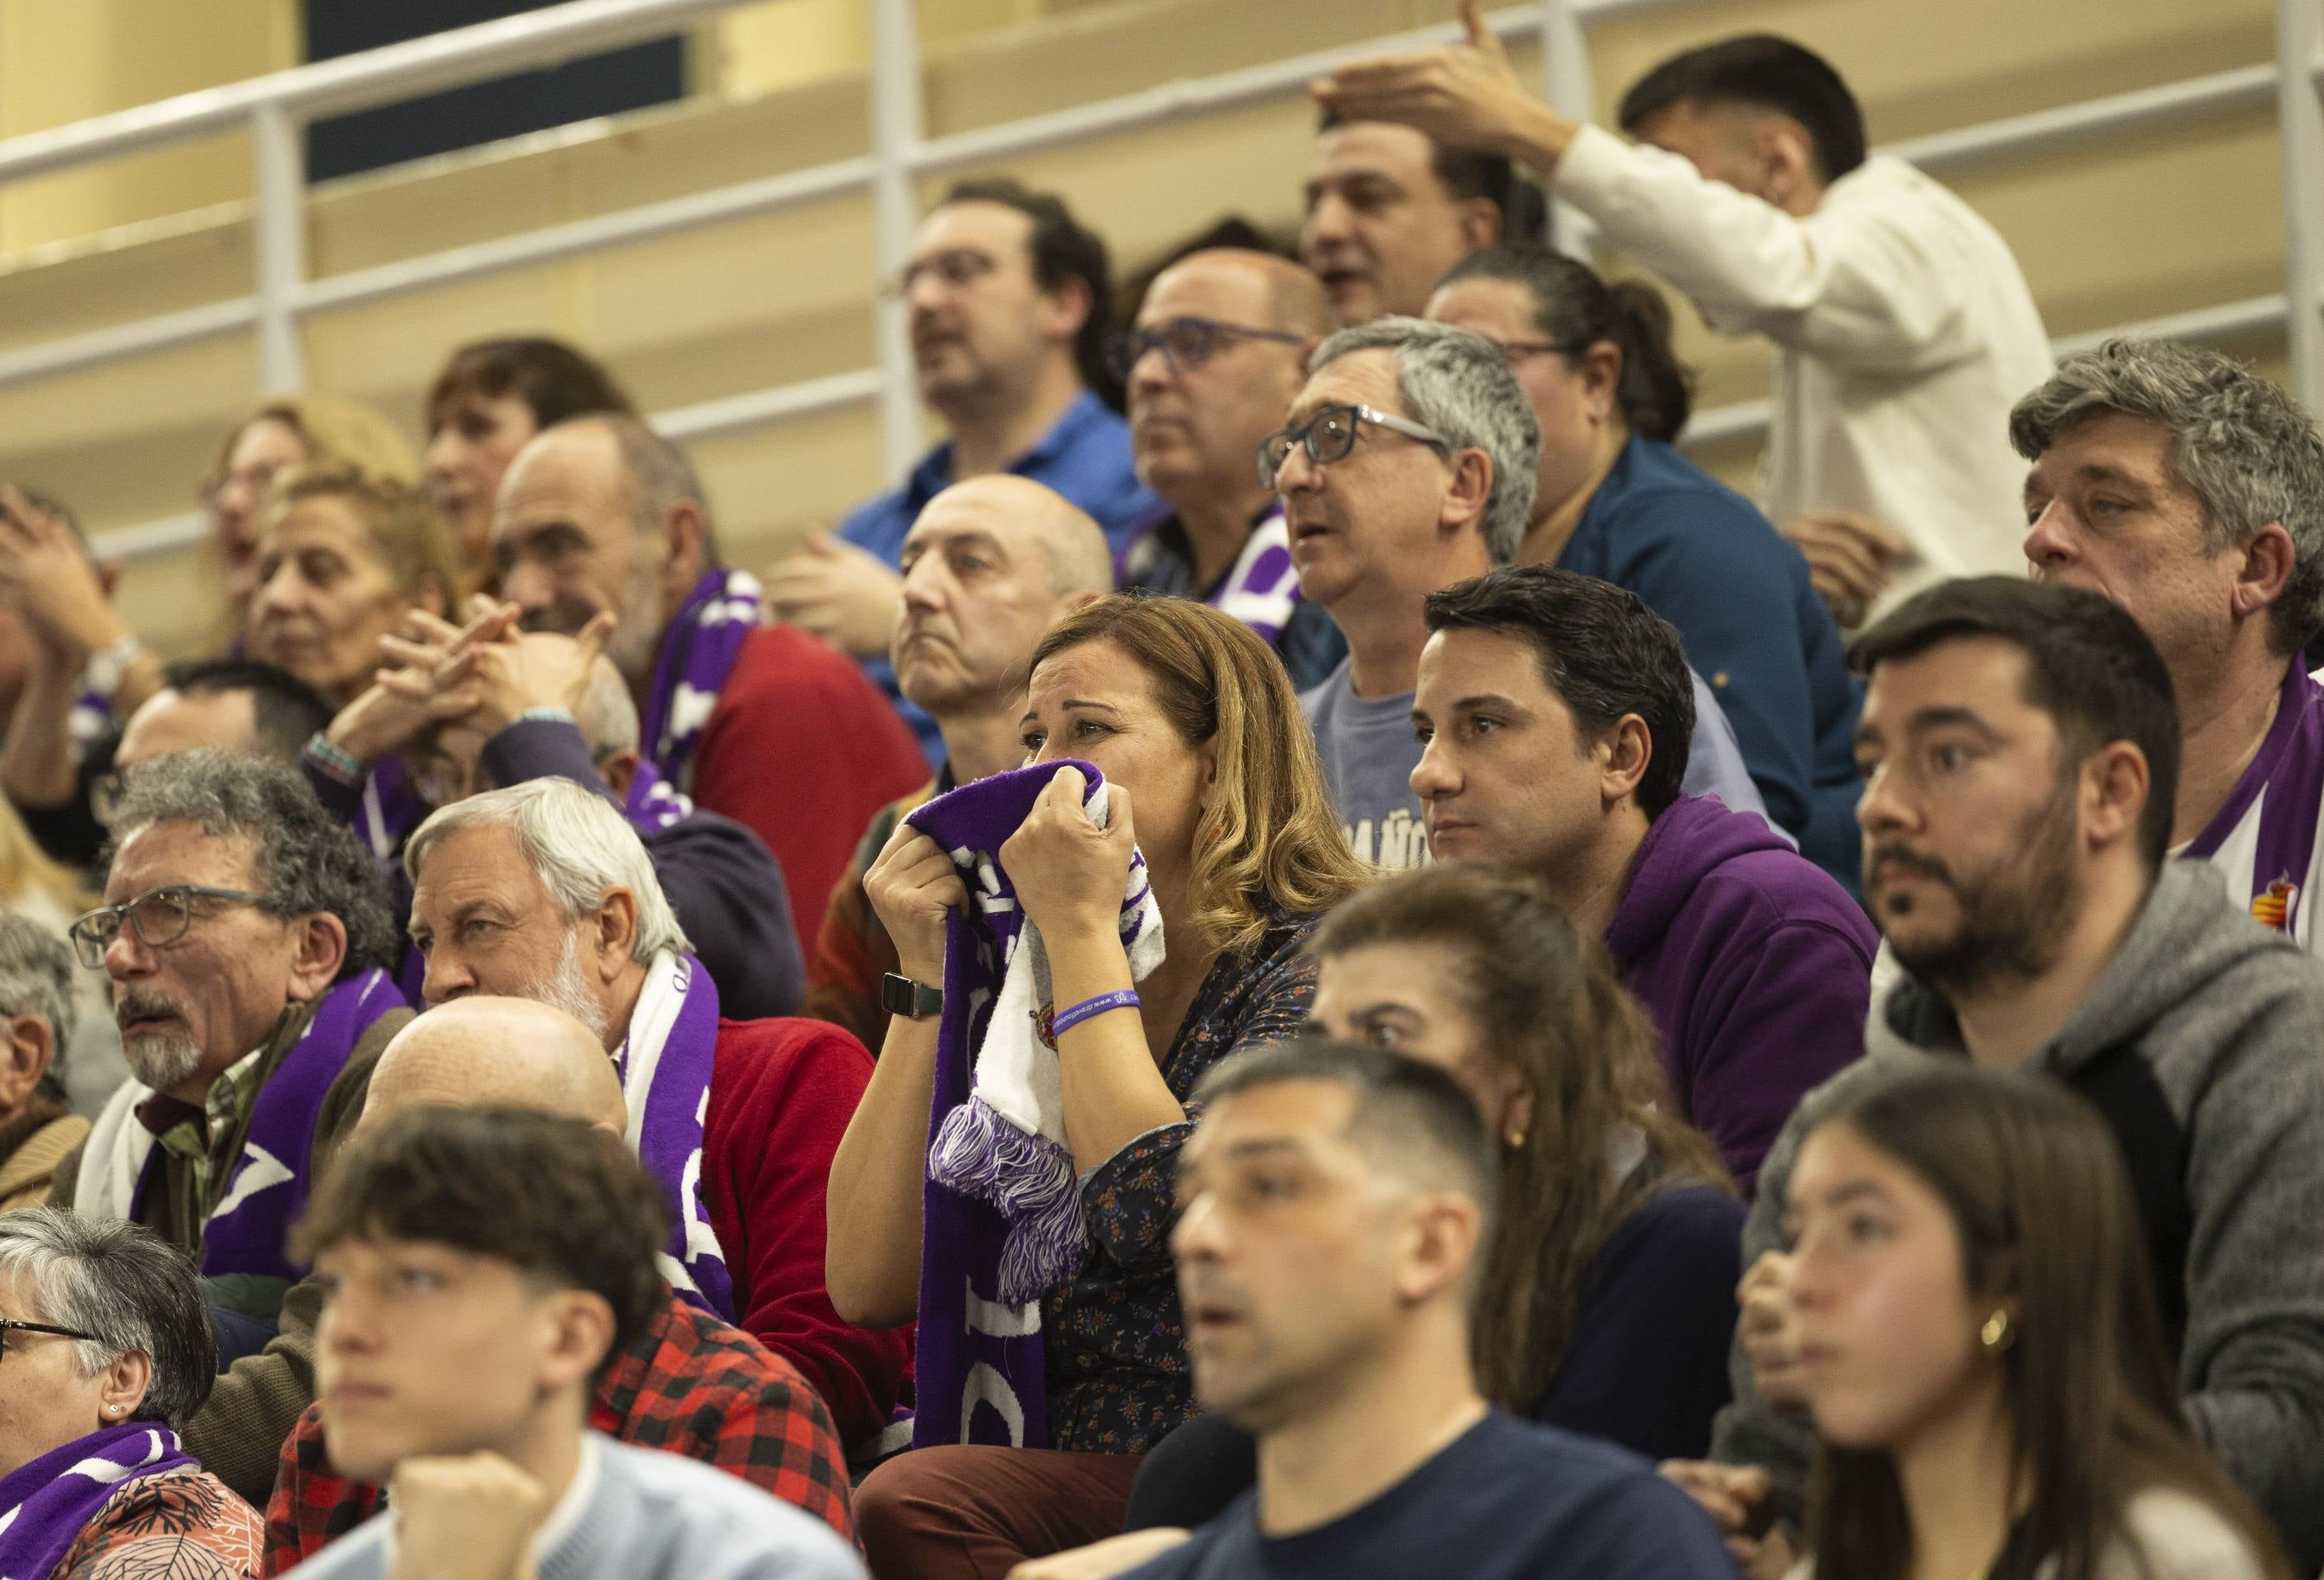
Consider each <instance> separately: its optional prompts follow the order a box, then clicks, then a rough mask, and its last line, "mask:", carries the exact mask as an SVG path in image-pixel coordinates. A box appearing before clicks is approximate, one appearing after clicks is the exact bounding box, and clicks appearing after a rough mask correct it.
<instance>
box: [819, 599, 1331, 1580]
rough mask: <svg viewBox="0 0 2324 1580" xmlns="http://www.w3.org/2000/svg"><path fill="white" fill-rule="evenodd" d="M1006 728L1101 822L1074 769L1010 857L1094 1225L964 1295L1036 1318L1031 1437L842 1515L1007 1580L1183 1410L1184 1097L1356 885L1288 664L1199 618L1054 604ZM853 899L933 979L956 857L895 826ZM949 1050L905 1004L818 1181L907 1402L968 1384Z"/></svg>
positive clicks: (1109, 1511) (880, 1555) (893, 1575)
mask: <svg viewBox="0 0 2324 1580" xmlns="http://www.w3.org/2000/svg"><path fill="white" fill-rule="evenodd" d="M1022 728H1023V738H1024V746H1025V752H1026V755H1027V760H1028V762H1029V763H1035V764H1038V763H1047V762H1054V761H1056V760H1060V759H1066V758H1071V759H1077V760H1079V761H1082V762H1089V763H1092V764H1093V765H1094V766H1095V767H1096V768H1097V769H1098V770H1099V772H1101V773H1102V774H1103V776H1104V779H1105V784H1106V789H1107V791H1108V795H1109V798H1110V800H1109V807H1108V812H1109V817H1108V822H1107V826H1106V827H1103V828H1101V827H1098V826H1097V825H1096V824H1095V823H1094V822H1093V820H1092V818H1090V816H1089V815H1088V813H1087V812H1086V811H1085V810H1084V808H1083V805H1082V802H1081V799H1080V792H1081V790H1082V789H1083V777H1082V775H1081V774H1080V773H1079V772H1076V771H1074V770H1071V769H1066V770H1061V771H1059V772H1057V773H1056V776H1055V777H1054V778H1053V779H1051V780H1050V781H1049V783H1048V786H1047V789H1045V790H1043V791H1042V792H1041V794H1040V797H1039V799H1038V800H1037V802H1036V803H1035V804H1034V805H1033V807H1032V809H1031V811H1030V813H1029V814H1028V815H1027V816H1026V817H1025V818H1024V819H1023V822H1022V824H1021V826H1020V827H1018V828H1017V830H1016V832H1015V834H1014V835H1013V836H1010V838H1008V840H1007V841H1006V843H1005V844H1004V845H1001V849H1000V851H999V857H1000V861H1001V865H1002V867H1003V868H1004V869H1005V871H1006V872H1007V873H1008V875H1009V878H1010V881H1011V882H1013V884H1014V886H1015V890H1016V896H1017V901H1018V903H1019V905H1020V906H1021V907H1022V910H1023V914H1024V916H1025V918H1026V919H1027V920H1028V921H1029V922H1030V923H1031V924H1032V925H1033V926H1034V927H1036V928H1037V929H1038V930H1039V933H1040V936H1041V938H1042V940H1043V942H1044V944H1045V946H1046V948H1047V959H1048V967H1049V985H1050V987H1051V989H1052V993H1053V997H1054V1002H1055V1003H1056V1006H1057V1009H1058V1013H1057V1015H1056V1019H1055V1030H1053V1031H1045V1033H1044V1036H1045V1038H1047V1039H1052V1040H1053V1042H1054V1046H1055V1048H1056V1064H1057V1068H1058V1073H1059V1075H1060V1077H1061V1080H1062V1086H1063V1094H1062V1111H1063V1128H1064V1131H1065V1141H1066V1142H1067V1143H1068V1147H1069V1150H1070V1152H1071V1160H1070V1161H1071V1171H1072V1173H1073V1175H1074V1176H1076V1177H1078V1199H1079V1205H1080V1207H1081V1214H1080V1218H1081V1222H1082V1224H1084V1226H1085V1237H1084V1238H1082V1239H1081V1240H1080V1241H1079V1242H1078V1243H1077V1245H1076V1246H1074V1247H1073V1248H1071V1249H1070V1251H1069V1252H1068V1254H1069V1255H1070V1257H1071V1258H1072V1260H1073V1261H1074V1264H1075V1265H1074V1267H1073V1268H1072V1270H1070V1271H1069V1273H1068V1274H1067V1275H1066V1276H1065V1277H1063V1278H1061V1279H1059V1280H1056V1281H1055V1282H1054V1283H1053V1284H1052V1285H1051V1286H1050V1287H1049V1288H1047V1289H1046V1290H1045V1291H1044V1293H1043V1294H1042V1296H1041V1297H1040V1298H1039V1299H1038V1300H1037V1301H1036V1302H1034V1303H1033V1304H1031V1305H1030V1306H1029V1307H1023V1308H1017V1307H1007V1308H1004V1307H991V1306H990V1304H989V1303H988V1302H986V1301H984V1300H982V1299H981V1298H979V1299H976V1300H973V1302H972V1304H971V1309H970V1314H969V1315H970V1319H971V1323H972V1325H977V1324H982V1325H983V1326H984V1331H987V1332H991V1331H993V1326H992V1325H993V1324H994V1323H995V1322H996V1320H998V1321H999V1324H1000V1326H1004V1327H1010V1328H1012V1329H1013V1331H1015V1332H1017V1333H1019V1334H1020V1335H1021V1334H1024V1333H1028V1332H1029V1331H1031V1328H1030V1326H1028V1324H1030V1325H1037V1329H1038V1335H1039V1337H1038V1341H1037V1344H1038V1348H1039V1354H1040V1355H1041V1356H1042V1357H1044V1359H1043V1360H1042V1361H1040V1362H1039V1363H1037V1364H1036V1365H1035V1366H1034V1367H1033V1368H1031V1369H1032V1370H1037V1371H1040V1372H1043V1373H1044V1375H1043V1376H1042V1377H1040V1378H1038V1379H1033V1378H1026V1379H1024V1380H1023V1381H1024V1383H1025V1385H1026V1386H1027V1387H1037V1388H1038V1389H1039V1390H1040V1392H1041V1395H1042V1401H1043V1406H1044V1409H1043V1414H1044V1416H1045V1418H1046V1426H1047V1430H1046V1434H1042V1436H1045V1437H1046V1442H1044V1441H1040V1440H1039V1439H1038V1437H1037V1436H1036V1434H1035V1433H1024V1432H1019V1433H1012V1434H1011V1438H1012V1440H1013V1441H1016V1442H1018V1443H1019V1444H1021V1446H1000V1445H998V1444H994V1445H984V1444H979V1445H975V1446H966V1445H956V1446H929V1447H922V1448H919V1449H916V1450H915V1451H913V1452H912V1453H910V1454H907V1455H902V1456H901V1457H899V1458H898V1459H895V1460H891V1461H890V1462H889V1463H888V1464H886V1465H882V1466H881V1468H880V1469H879V1470H877V1471H875V1472H874V1473H873V1474H872V1475H871V1478H870V1479H869V1480H868V1481H867V1482H865V1483H864V1484H863V1486H862V1491H861V1492H859V1494H858V1501H857V1505H856V1508H857V1526H858V1529H859V1530H860V1531H861V1533H862V1538H863V1542H864V1547H865V1549H866V1551H867V1553H868V1554H869V1556H870V1558H871V1569H872V1572H873V1574H874V1575H877V1576H879V1577H880V1580H900V1577H902V1576H905V1575H913V1576H919V1577H921V1580H941V1577H944V1576H950V1575H999V1574H1001V1573H1003V1572H1005V1571H1006V1570H1007V1569H1008V1567H1009V1566H1010V1562H1011V1561H1013V1560H1014V1559H1016V1558H1021V1557H1036V1556H1040V1555H1043V1554H1047V1553H1051V1552H1055V1551H1056V1550H1058V1549H1060V1548H1066V1547H1071V1546H1074V1545H1076V1544H1078V1543H1080V1542H1084V1541H1088V1540H1092V1539H1094V1538H1097V1537H1099V1536H1102V1535H1105V1534H1109V1533H1111V1531H1113V1530H1115V1529H1119V1528H1120V1520H1121V1514H1122V1509H1123V1505H1124V1501H1125V1500H1126V1497H1127V1494H1128V1492H1129V1489H1130V1478H1131V1477H1132V1475H1133V1474H1135V1472H1136V1470H1137V1466H1138V1462H1139V1457H1140V1456H1141V1455H1143V1454H1144V1453H1145V1451H1146V1450H1147V1448H1148V1447H1149V1446H1151V1445H1152V1444H1154V1443H1155V1442H1156V1441H1157V1440H1159V1439H1160V1438H1161V1437H1162V1436H1163V1435H1164V1434H1166V1433H1167V1432H1168V1431H1169V1430H1170V1429H1171V1428H1173V1427H1175V1426H1176V1425H1177V1424H1178V1422H1179V1421H1181V1420H1183V1419H1185V1417H1186V1416H1187V1415H1188V1414H1189V1412H1190V1410H1191V1408H1192V1404H1191V1388H1190V1382H1189V1377H1188V1372H1187V1363H1186V1355H1185V1343H1184V1335H1183V1330H1182V1321H1181V1317H1180V1313H1179V1309H1178V1299H1177V1294H1176V1288H1175V1284H1174V1281H1173V1279H1172V1275H1171V1265H1170V1256H1169V1249H1168V1245H1167V1234H1168V1232H1169V1227H1170V1220H1171V1215H1172V1214H1171V1202H1172V1194H1173V1187H1174V1184H1175V1176H1176V1159H1177V1152H1178V1149H1179V1147H1180V1146H1181V1144H1183V1142H1184V1141H1185V1138H1186V1135H1187V1134H1188V1132H1189V1131H1190V1130H1191V1128H1192V1126H1191V1122H1190V1120H1189V1118H1188V1114H1187V1111H1186V1100H1187V1096H1188V1095H1189V1094H1190V1093H1191V1092H1192V1091H1193V1089H1194V1085H1195V1083H1196V1082H1197V1080H1199V1079H1200V1077H1201V1076H1202V1075H1203V1072H1204V1071H1205V1070H1207V1069H1209V1068H1210V1067H1212V1066H1213V1065H1214V1064H1216V1063H1218V1062H1219V1061H1220V1060H1221V1059H1222V1058H1226V1057H1227V1056H1228V1055H1229V1054H1231V1053H1232V1052H1234V1051H1235V1050H1237V1049H1240V1048H1243V1047H1247V1046H1251V1045H1255V1044H1259V1043H1265V1042H1270V1041H1274V1040H1277V1039H1280V1038H1282V1037H1284V1036H1286V1035H1287V1034H1289V1033H1290V1032H1291V1031H1292V1030H1295V1029H1296V1027H1297V1026H1298V1025H1299V1024H1300V1023H1301V1022H1302V1021H1304V1020H1305V1018H1306V1015H1307V1013H1308V1008H1309V1004H1310V1003H1311V1001H1312V1000H1313V997H1314V966H1313V965H1312V964H1311V963H1310V962H1308V961H1307V960H1306V959H1305V957H1304V956H1303V954H1302V948H1303V946H1304V944H1305V939H1306V938H1307V935H1308V933H1309V932H1310V931H1311V930H1312V929H1313V928H1314V924H1315V922H1316V920H1317V919H1319V918H1320V917H1321V915H1322V913H1323V911H1325V910H1328V909H1330V908H1331V907H1332V906H1333V904H1335V903H1337V902H1338V901H1340V900H1341V899H1342V898H1344V897H1345V896H1346V895H1348V894H1350V893H1351V892H1354V890H1355V889H1356V888H1357V887H1359V886H1360V884H1361V883H1362V882H1363V881H1364V880H1365V878H1366V876H1367V875H1368V873H1367V870H1366V869H1364V868H1362V867H1360V866H1359V865H1358V864H1357V863H1356V862H1355V860H1354V858H1353V857H1352V856H1351V855H1350V854H1349V852H1348V847H1347V843H1346V840H1345V838H1344V836H1342V834H1341V832H1340V828H1339V825H1338V822H1337V819H1336V818H1334V817H1333V813H1332V810H1331V802H1330V799H1329V797H1328V796H1326V795H1325V793H1324V790H1323V780H1322V770H1321V768H1320V766H1319V764H1318V762H1317V760H1316V756H1315V748H1314V744H1313V743H1312V742H1311V741H1310V739H1309V738H1308V735H1307V731H1306V728H1305V725H1304V724H1303V723H1302V721H1301V718H1300V715H1299V707H1298V702H1297V699H1296V698H1295V697H1294V696H1293V694H1292V690H1291V685H1290V682H1289V681H1288V680H1287V679H1286V678H1285V676H1284V672H1283V666H1282V664H1281V663H1280V662H1279V661H1277V658H1276V656H1275V654H1274V652H1273V651H1272V650H1270V649H1269V648H1268V645H1267V644H1266V643H1265V642H1263V641H1261V640H1260V639H1259V637H1257V636H1254V635H1253V634H1252V633H1250V630H1249V628H1247V627H1246V626H1244V625H1243V624H1240V622H1239V621H1237V620H1235V619H1233V618H1232V617H1231V616H1229V615H1226V614H1221V613H1220V612H1219V611H1217V610H1215V609H1213V608H1210V607H1209V606H1207V605H1203V604H1198V603H1194V602H1191V601H1189V600H1185V599H1179V598H1135V597H1111V598H1106V599H1102V600H1101V601H1099V602H1097V603H1095V604H1092V605H1089V606H1088V607H1087V608H1085V609H1083V610H1081V611H1079V612H1077V613H1075V614H1071V615H1068V616H1066V617H1065V619H1064V620H1062V621H1060V622H1059V623H1058V624H1056V626H1055V627H1053V628H1052V629H1051V630H1050V632H1049V633H1048V634H1047V636H1046V637H1045V638H1043V640H1042V642H1041V644H1040V646H1039V647H1038V649H1037V650H1036V651H1035V654H1034V661H1033V667H1032V675H1031V683H1030V688H1029V691H1028V698H1027V706H1026V712H1025V715H1024V721H1023V726H1022ZM988 782H990V781H988ZM969 788H970V790H971V791H973V790H976V789H978V788H979V787H976V786H972V787H969ZM959 793H962V792H955V794H959ZM945 799H949V798H945ZM1133 802H1134V807H1135V812H1134V818H1133V812H1132V806H1133ZM942 804H943V801H942V800H941V799H940V800H939V801H937V802H934V803H931V804H930V807H929V808H927V812H929V813H933V812H934V811H935V809H936V808H937V807H939V806H941V805H942ZM922 815H923V814H915V817H916V818H917V817H919V816H922ZM1133 842H1134V845H1135V848H1136V850H1137V851H1138V852H1139V853H1142V854H1143V855H1144V857H1145V860H1146V863H1147V871H1148V878H1149V880H1150V882H1151V886H1152V892H1153V897H1154V900H1155V901H1156V903H1157V908H1158V910H1159V914H1160V919H1161V923H1162V939H1163V943H1164V947H1165V955H1164V958H1163V959H1162V961H1161V963H1160V964H1158V965H1157V966H1154V967H1153V968H1152V969H1151V970H1150V972H1148V975H1145V976H1144V977H1143V978H1142V979H1140V980H1139V981H1138V983H1137V984H1136V992H1135V993H1134V995H1133V994H1131V993H1130V992H1129V990H1130V986H1131V978H1132V971H1131V966H1130V956H1129V952H1128V951H1126V950H1125V948H1124V947H1123V944H1122V942H1121V938H1120V931H1119V916H1120V911H1121V909H1122V905H1123V900H1122V897H1123V894H1124V892H1125V889H1126V886H1127V880H1128V875H1129V873H1130V866H1131V860H1132V849H1133ZM864 887H865V891H866V892H867V893H868V894H869V896H870V897H871V903H872V906H873V908H874V909H875V910H877V911H878V912H879V915H880V919H881V922H882V923H883V924H884V925H885V926H886V927H887V929H888V930H889V933H890V936H891V937H892V938H894V939H895V941H896V946H897V953H898V956H899V960H900V963H901V977H900V978H891V979H890V987H891V988H893V987H895V985H896V984H897V982H898V981H899V980H901V981H903V983H904V985H905V987H906V988H907V989H911V988H913V985H914V984H922V987H921V989H920V991H923V992H925V991H926V984H935V983H938V982H941V981H943V980H944V977H945V947H946V946H945V916H946V912H947V910H950V909H951V908H953V907H955V906H960V905H963V904H964V902H965V899H966V896H965V892H964V887H963V885H962V883H961V881H960V878H959V876H958V875H957V873H956V872H955V869H954V864H953V859H952V857H951V856H950V855H947V854H946V851H945V849H942V848H939V847H938V845H936V842H935V841H934V840H932V839H931V838H930V837H929V836H927V835H926V834H923V833H921V832H920V831H919V830H918V828H917V827H913V826H912V824H911V823H909V822H908V823H906V824H904V825H901V826H899V828H898V829H897V831H896V833H895V835H894V836H892V837H891V838H890V840H889V841H888V844H887V846H886V848H885V849H884V850H882V851H881V855H880V858H879V860H878V861H877V862H876V863H875V864H873V865H872V867H871V870H870V872H869V873H866V875H865V879H864ZM922 1002H923V1003H925V999H923V1000H922ZM1096 1004H1108V1005H1111V1006H1113V1007H1112V1008H1111V1009H1110V1010H1107V1011H1105V1012H1090V1011H1091V1007H1092V1006H1093V1005H1096ZM1069 1010H1070V1011H1077V1012H1079V1013H1078V1014H1071V1013H1068V1011H1069ZM1068 1022H1070V1024H1069V1023H1068ZM987 1046H988V1048H989V1047H990V1043H989V1042H988V1045H987ZM938 1051H939V1050H938V1040H937V1021H936V1019H934V1018H932V1017H930V1016H927V1015H926V1014H918V1015H917V1016H916V1015H915V1014H914V1013H910V1012H906V1013H899V1014H898V1015H897V1016H896V1018H895V1019H894V1021H892V1022H891V1023H890V1028H889V1031H888V1036H887V1040H886V1042H885V1044H884V1045H883V1047H882V1050H881V1058H880V1063H879V1067H878V1069H877V1071H876V1072H875V1073H874V1075H873V1076H872V1080H871V1086H870V1088H869V1090H868V1091H867V1092H866V1094H865V1095H864V1098H863V1102H862V1106H861V1107H859V1108H858V1109H857V1111H856V1113H855V1117H854V1120H853V1123H851V1124H850V1125H849V1127H848V1131H847V1135H846V1138H845V1140H844V1141H842V1142H841V1144H840V1149H839V1152H838V1155H837V1157H836V1159H835V1161H834V1165H833V1169H832V1175H831V1192H830V1204H831V1206H830V1211H831V1239H830V1244H831V1247H832V1251H831V1257H830V1267H829V1284H830V1290H831V1296H832V1299H833V1300H834V1302H835V1304H836V1305H837V1306H838V1307H839V1310H840V1313H841V1315H843V1316H844V1317H847V1318H849V1319H850V1320H851V1321H855V1322H861V1323H865V1324H869V1325H873V1326H882V1325H886V1324H891V1323H899V1322H906V1321H910V1320H912V1319H913V1317H915V1316H916V1315H918V1316H919V1317H921V1330H920V1331H921V1344H922V1364H921V1369H920V1388H921V1405H922V1410H923V1413H924V1415H925V1414H926V1413H927V1411H928V1410H930V1409H937V1408H940V1407H948V1406H950V1405H952V1404H954V1403H955V1402H956V1400H957V1397H958V1395H959V1393H960V1390H961V1383H960V1380H958V1379H954V1380H953V1382H952V1387H951V1390H950V1391H949V1394H947V1393H946V1391H945V1389H944V1387H943V1386H942V1384H941V1382H940V1381H934V1380H932V1379H931V1375H930V1368H929V1365H928V1361H927V1357H928V1355H929V1353H930V1352H929V1348H928V1346H929V1344H930V1333H931V1324H930V1321H929V1317H928V1309H929V1308H928V1305H927V1302H928V1300H929V1298H942V1297H945V1296H946V1295H949V1296H950V1298H952V1299H953V1300H954V1301H955V1302H957V1300H958V1298H959V1290H958V1288H957V1287H956V1286H955V1287H954V1288H952V1289H949V1290H947V1289H929V1290H924V1289H922V1287H921V1278H920V1270H921V1250H922V1229H923V1223H924V1219H923V1207H922V1201H923V1187H924V1181H925V1177H926V1174H927V1167H928V1164H927V1160H928V1157H929V1144H928V1142H929V1138H928V1121H929V1110H930V1106H931V1104H932V1101H933V1095H934V1093H935V1091H936V1065H937V1058H938ZM981 1371H982V1369H981V1368H980V1372H981ZM969 1381H970V1384H971V1385H972V1386H973V1385H974V1384H975V1383H976V1382H977V1381H978V1378H977V1377H976V1376H972V1377H971V1378H970V1379H969ZM940 1396H943V1397H940ZM971 1413H972V1414H973V1415H978V1416H986V1415H989V1414H990V1412H982V1411H972V1412H971ZM1004 1413H1005V1412H1004ZM926 1435H927V1434H923V1436H926Z"/></svg>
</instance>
